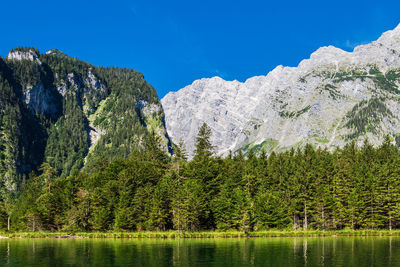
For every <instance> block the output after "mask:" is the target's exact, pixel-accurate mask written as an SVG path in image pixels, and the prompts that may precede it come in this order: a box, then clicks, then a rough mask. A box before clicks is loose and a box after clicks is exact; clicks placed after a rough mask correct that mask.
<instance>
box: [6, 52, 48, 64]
mask: <svg viewBox="0 0 400 267" xmlns="http://www.w3.org/2000/svg"><path fill="white" fill-rule="evenodd" d="M6 58H7V59H8V60H30V61H36V62H38V63H39V64H41V61H40V60H39V55H38V53H37V52H36V51H35V50H34V49H29V48H28V49H14V50H11V51H10V53H8V55H7V57H6Z"/></svg>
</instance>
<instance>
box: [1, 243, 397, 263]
mask: <svg viewBox="0 0 400 267" xmlns="http://www.w3.org/2000/svg"><path fill="white" fill-rule="evenodd" d="M0 259H1V261H0V266H13V267H15V266H157V267H161V266H279V267H285V266H400V238H399V237H316V238H252V239H246V238H243V239H184V240H182V239H181V240H162V239H1V240H0Z"/></svg>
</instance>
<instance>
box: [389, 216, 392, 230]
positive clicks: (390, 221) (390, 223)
mask: <svg viewBox="0 0 400 267" xmlns="http://www.w3.org/2000/svg"><path fill="white" fill-rule="evenodd" d="M389 231H392V218H391V217H389Z"/></svg>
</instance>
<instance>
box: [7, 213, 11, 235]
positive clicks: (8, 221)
mask: <svg viewBox="0 0 400 267" xmlns="http://www.w3.org/2000/svg"><path fill="white" fill-rule="evenodd" d="M10 220H11V218H10V215H8V218H7V230H8V231H10V224H11V221H10Z"/></svg>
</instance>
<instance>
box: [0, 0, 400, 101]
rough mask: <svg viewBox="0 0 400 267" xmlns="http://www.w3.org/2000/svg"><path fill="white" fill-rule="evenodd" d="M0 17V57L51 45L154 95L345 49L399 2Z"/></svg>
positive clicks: (155, 7)
mask: <svg viewBox="0 0 400 267" xmlns="http://www.w3.org/2000/svg"><path fill="white" fill-rule="evenodd" d="M16 3H18V4H16ZM0 10H1V15H0V24H1V25H2V34H1V39H0V55H1V56H2V57H5V56H6V55H7V53H8V51H9V50H10V49H11V48H13V47H17V46H34V47H37V48H38V49H39V50H40V51H41V52H45V51H46V50H48V49H51V48H58V49H59V50H61V51H63V52H65V53H66V54H68V55H70V56H74V57H78V58H80V59H82V60H85V61H88V62H90V63H92V64H95V65H103V66H118V67H129V68H134V69H136V70H138V71H140V72H142V73H143V74H144V75H145V78H146V80H147V81H148V82H150V83H151V84H152V85H153V86H154V87H155V88H156V90H157V92H158V94H159V96H160V97H163V96H164V95H165V94H166V93H168V92H169V91H176V90H178V89H180V88H182V87H184V86H186V85H188V84H191V83H192V82H193V81H194V80H195V79H199V78H203V77H212V76H220V77H222V78H224V79H226V80H234V79H237V80H239V81H245V80H246V79H247V78H249V77H251V76H254V75H265V74H267V73H268V72H269V71H270V70H272V69H273V68H274V67H275V66H277V65H285V66H296V65H297V64H298V63H299V62H300V61H301V60H302V59H304V58H308V57H309V56H310V54H311V53H312V52H313V51H315V50H316V49H318V48H319V47H320V46H326V45H334V46H337V47H340V48H342V49H345V50H347V51H352V50H353V47H354V46H356V45H358V44H362V43H367V42H370V41H372V40H375V39H377V38H378V37H379V36H380V35H381V33H382V32H384V31H387V30H390V29H393V28H395V27H396V26H397V25H398V24H399V23H400V13H399V10H400V2H399V1H349V0H347V1H342V0H339V1H284V0H281V1H254V0H247V1H233V0H231V1H225V0H224V1H217V0H214V1H209V0H202V1H190V0H186V1H174V0H169V1H151V0H147V1H141V0H138V1H136V0H112V1H102V0H100V1H85V0H80V1H76V0H69V1H57V0H53V1H24V0H22V1H21V0H20V1H15V0H14V1H9V0H2V1H1V3H0Z"/></svg>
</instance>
